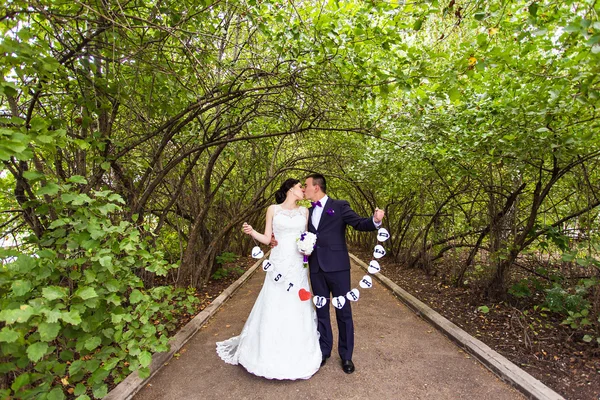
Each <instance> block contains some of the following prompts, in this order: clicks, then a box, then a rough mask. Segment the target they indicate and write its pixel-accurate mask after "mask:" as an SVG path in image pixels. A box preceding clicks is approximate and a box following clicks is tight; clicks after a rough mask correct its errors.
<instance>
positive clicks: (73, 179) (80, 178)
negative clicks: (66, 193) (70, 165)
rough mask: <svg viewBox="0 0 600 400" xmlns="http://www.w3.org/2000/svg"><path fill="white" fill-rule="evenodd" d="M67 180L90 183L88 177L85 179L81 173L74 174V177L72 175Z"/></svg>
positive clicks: (83, 183) (84, 183)
mask: <svg viewBox="0 0 600 400" xmlns="http://www.w3.org/2000/svg"><path fill="white" fill-rule="evenodd" d="M67 182H71V183H80V184H82V185H86V184H87V183H88V181H87V179H85V178H84V177H83V176H81V175H73V176H72V177H70V178H69V179H67Z"/></svg>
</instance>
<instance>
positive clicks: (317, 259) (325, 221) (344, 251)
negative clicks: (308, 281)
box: [308, 198, 377, 273]
mask: <svg viewBox="0 0 600 400" xmlns="http://www.w3.org/2000/svg"><path fill="white" fill-rule="evenodd" d="M328 211H329V212H328ZM312 212H313V208H312V207H311V208H310V212H309V217H308V231H309V232H312V233H314V234H316V235H317V244H316V247H315V249H314V250H313V252H312V254H311V255H310V257H309V258H308V264H309V266H310V272H311V273H315V272H318V271H319V269H321V270H323V271H324V272H337V271H344V270H349V269H350V257H349V256H348V246H347V245H346V226H348V225H350V226H351V227H353V228H354V229H356V230H358V231H374V230H376V229H377V228H376V227H375V224H374V223H373V217H369V218H363V217H361V216H359V215H358V214H356V213H355V212H354V210H352V208H350V204H348V202H347V201H346V200H333V199H332V198H328V199H327V202H326V203H325V204H324V205H323V214H321V220H320V221H319V227H318V229H317V228H315V227H314V226H313V224H312Z"/></svg>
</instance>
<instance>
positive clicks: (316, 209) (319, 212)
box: [312, 195, 329, 229]
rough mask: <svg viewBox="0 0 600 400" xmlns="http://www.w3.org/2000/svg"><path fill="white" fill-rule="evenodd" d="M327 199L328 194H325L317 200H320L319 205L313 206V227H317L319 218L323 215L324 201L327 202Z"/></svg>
mask: <svg viewBox="0 0 600 400" xmlns="http://www.w3.org/2000/svg"><path fill="white" fill-rule="evenodd" d="M327 199H329V196H327V195H325V196H324V197H323V198H322V199H321V200H319V201H320V202H321V207H319V206H315V207H313V208H314V210H313V212H312V224H313V226H314V227H315V229H319V221H320V220H321V215H323V209H324V208H325V203H327Z"/></svg>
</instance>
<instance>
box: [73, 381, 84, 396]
mask: <svg viewBox="0 0 600 400" xmlns="http://www.w3.org/2000/svg"><path fill="white" fill-rule="evenodd" d="M85 392H87V388H86V387H85V385H83V384H82V383H78V384H77V386H75V390H74V391H73V394H74V395H75V396H80V395H82V394H85Z"/></svg>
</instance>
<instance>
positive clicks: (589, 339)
mask: <svg viewBox="0 0 600 400" xmlns="http://www.w3.org/2000/svg"><path fill="white" fill-rule="evenodd" d="M592 339H594V338H593V337H592V336H591V335H585V336H584V337H583V341H584V342H586V343H590V342H591V341H592Z"/></svg>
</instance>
